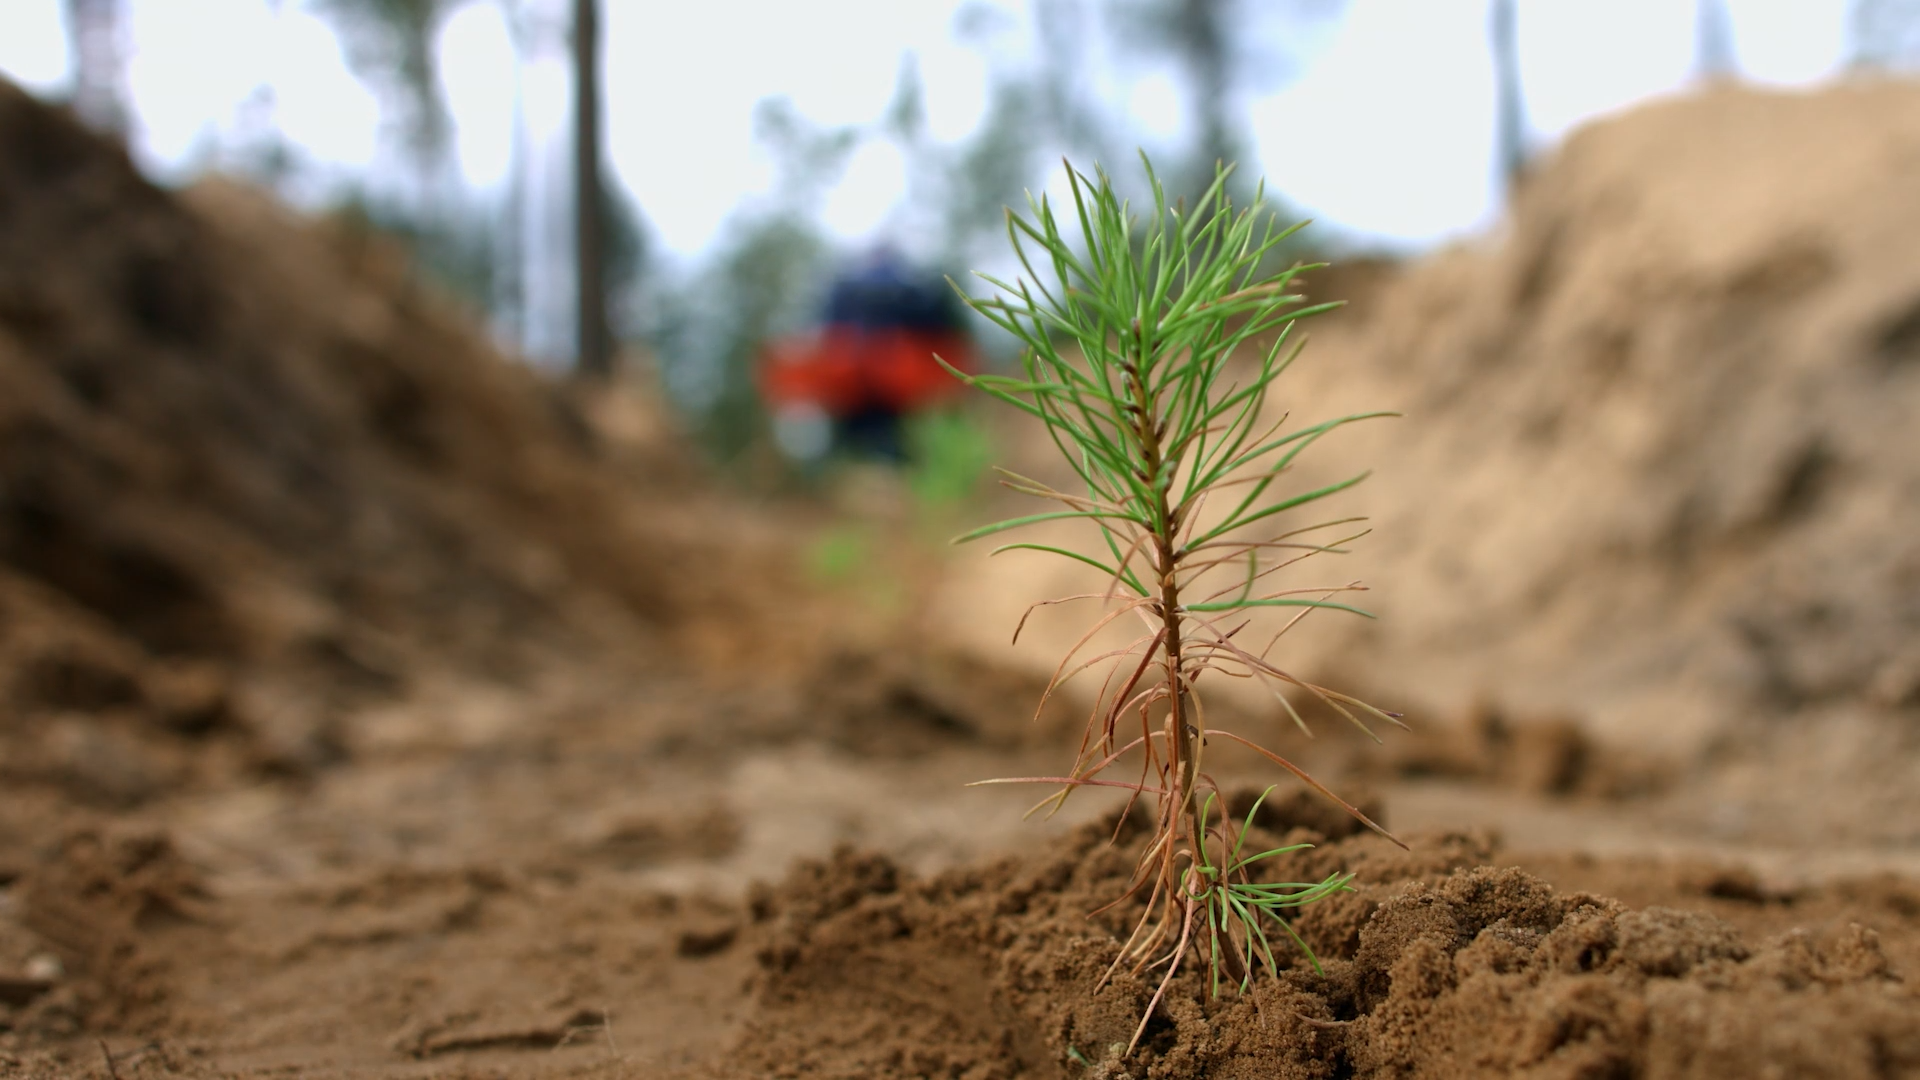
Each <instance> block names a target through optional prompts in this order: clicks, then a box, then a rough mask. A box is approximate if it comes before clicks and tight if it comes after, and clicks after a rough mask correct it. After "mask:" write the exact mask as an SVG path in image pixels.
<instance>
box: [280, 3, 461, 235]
mask: <svg viewBox="0 0 1920 1080" xmlns="http://www.w3.org/2000/svg"><path fill="white" fill-rule="evenodd" d="M463 2H464V0H314V7H315V9H316V10H318V11H319V12H320V13H321V14H322V15H324V16H327V17H329V18H331V19H332V20H333V22H334V25H335V28H336V30H337V31H338V33H339V35H340V41H341V45H342V46H343V47H344V49H345V51H346V57H347V64H348V66H349V67H351V68H352V69H353V73H354V74H355V75H356V76H358V77H359V78H360V80H361V81H363V82H365V83H367V84H369V85H371V86H372V87H374V89H375V92H376V93H378V94H379V95H380V96H381V98H382V99H383V100H384V101H385V102H386V104H387V107H388V109H389V110H391V114H392V116H393V117H394V119H393V120H391V121H390V124H391V126H392V128H393V129H394V131H395V132H396V138H395V143H396V145H399V146H402V147H405V148H406V152H407V155H408V156H409V157H410V158H411V159H412V162H413V167H414V170H415V173H416V175H415V181H416V183H417V184H418V191H417V192H416V193H415V194H416V198H417V200H418V201H419V202H420V203H421V205H422V206H425V205H428V204H430V203H431V202H432V201H433V197H434V195H435V194H436V193H437V192H439V190H440V189H441V188H442V186H443V185H445V184H447V183H448V181H449V179H450V177H449V170H450V168H451V164H452V162H451V150H452V145H453V118H452V115H451V114H450V113H449V112H448V111H447V103H446V99H445V97H444V96H443V94H442V93H441V87H440V71H439V65H438V63H437V62H436V60H435V57H434V41H435V38H436V35H437V34H438V32H439V30H440V27H441V26H442V25H443V24H444V23H445V21H446V18H447V16H448V15H450V14H451V13H452V12H453V9H454V8H455V7H457V6H459V5H460V4H461V3H463Z"/></svg>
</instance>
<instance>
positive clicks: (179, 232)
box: [0, 85, 687, 803]
mask: <svg viewBox="0 0 1920 1080" xmlns="http://www.w3.org/2000/svg"><path fill="white" fill-rule="evenodd" d="M470 324H471V320H470V319H466V318H464V317H462V316H461V315H460V313H457V312H455V311H453V310H450V309H447V308H446V307H445V306H444V304H443V302H441V301H439V300H437V299H436V298H434V297H433V296H431V295H429V294H427V293H426V292H424V291H423V290H421V289H419V288H417V287H415V286H414V285H413V284H412V283H411V282H410V281H409V280H408V275H407V271H406V266H405V262H404V259H403V258H402V257H401V256H400V255H399V254H398V253H397V252H396V251H394V250H392V249H390V248H388V247H386V246H385V245H384V244H382V243H380V242H378V241H376V240H374V239H373V238H371V237H368V236H365V235H357V234H355V233H353V232H352V231H351V230H348V229H345V228H344V227H338V228H332V227H325V226H313V225H308V224H305V223H300V222H297V221H295V220H294V219H293V218H292V217H290V216H289V215H287V214H286V213H285V212H284V211H282V210H281V209H279V208H278V207H276V206H275V205H273V204H272V203H270V202H269V201H268V200H266V199H265V197H263V196H261V195H258V194H256V193H253V192H251V191H248V190H245V189H242V188H240V187H237V186H235V185H231V184H223V183H217V182H215V183H208V184H205V185H202V186H201V187H199V188H196V189H194V190H192V191H190V192H187V193H186V195H185V197H184V198H179V197H176V196H174V195H172V194H169V193H166V192H163V191H161V190H159V189H157V188H155V187H153V186H152V185H150V184H148V183H147V182H146V181H145V180H143V179H142V178H141V177H140V176H139V175H138V174H137V173H136V172H135V170H134V169H133V167H132V166H131V165H130V164H129V163H128V161H127V159H126V157H125V155H124V154H121V153H119V152H117V151H116V150H114V149H113V148H112V147H111V146H110V145H109V144H107V143H105V142H102V141H101V140H99V139H98V138H97V137H95V136H93V135H91V134H90V133H88V132H86V131H84V130H83V129H82V128H81V127H80V126H79V125H78V124H76V123H75V122H74V121H73V120H72V119H71V118H70V117H69V116H67V115H66V114H64V113H62V112H60V111H58V110H55V109H53V108H50V107H48V106H46V105H43V104H41V103H39V102H36V101H34V100H33V99H31V98H29V97H28V96H26V95H25V94H23V93H22V92H20V91H19V90H17V89H15V88H13V87H11V86H6V85H0V749H3V750H4V753H0V783H4V784H7V785H9V786H15V787H16V790H21V788H20V785H26V786H27V787H28V788H31V787H32V786H33V785H36V784H43V783H51V784H54V785H56V786H59V787H63V788H64V789H66V790H67V792H68V794H78V795H80V796H83V797H86V798H90V799H94V800H100V801H106V802H109V803H127V802H137V801H139V800H140V799H142V798H145V797H147V796H149V795H151V794H154V793H157V792H159V791H161V790H164V789H166V788H168V787H169V786H171V785H173V784H174V783H176V782H177V781H179V780H181V779H182V778H183V777H184V775H185V774H186V773H188V772H191V771H193V770H195V769H204V768H213V767H217V765H215V764H211V762H214V761H215V759H219V758H220V757H221V755H219V754H213V753H210V752H207V750H206V748H205V747H202V746H199V745H198V744H197V743H195V742H194V740H197V739H201V738H203V737H208V736H216V735H220V734H221V733H226V734H228V735H233V736H234V737H235V738H234V739H233V740H229V741H230V742H235V743H236V745H238V746H240V747H241V748H242V749H243V750H244V751H245V754H244V755H243V756H250V757H252V758H254V759H256V760H257V761H258V762H259V763H262V764H266V765H269V766H274V767H286V768H295V769H299V768H305V767H310V766H312V765H315V764H319V763H322V762H324V761H325V760H326V759H327V758H328V757H329V756H330V755H331V754H334V753H337V750H338V748H337V747H330V745H329V741H330V738H331V736H330V735H329V731H330V724H331V721H330V720H329V717H332V716H334V715H337V714H338V713H339V711H340V710H341V709H346V708H352V707H355V706H357V705H359V704H364V703H366V702H369V701H375V700H379V699H382V698H391V697H392V696H393V695H395V694H400V693H404V692H406V691H407V690H408V689H409V687H410V684H411V683H412V682H414V681H415V679H416V677H417V676H419V675H421V674H422V673H423V672H428V671H443V670H444V671H453V672H460V673H466V674H467V675H471V676H475V677H484V678H486V679H488V680H491V681H493V682H496V683H506V684H512V683H514V682H515V681H516V680H525V679H531V678H533V677H534V676H535V675H536V673H538V672H542V671H547V672H551V671H553V670H555V668H556V660H557V658H561V657H571V658H579V657H582V656H592V655H596V654H597V655H602V656H613V657H615V658H616V660H617V659H618V658H620V657H639V656H643V655H645V654H646V653H647V651H648V650H649V649H650V648H651V647H653V646H656V645H658V643H659V641H660V639H661V637H662V630H663V629H664V628H666V627H667V626H668V625H669V624H670V623H671V622H672V620H674V619H675V618H676V612H677V611H678V610H679V607H678V606H677V605H679V606H683V605H681V601H683V600H684V599H685V596H684V590H679V589H677V588H676V584H675V578H674V576H673V575H672V574H671V573H670V571H669V567H670V565H671V564H672V562H673V561H674V557H675V555H676V554H677V553H683V552H684V551H685V550H687V549H686V545H685V544H682V543H680V542H678V541H670V540H668V539H666V537H667V534H668V529H669V528H670V527H671V526H669V525H666V524H663V523H662V521H661V520H660V517H661V516H660V515H658V514H656V513H654V509H655V508H657V506H658V505H660V504H662V503H666V502H669V501H670V500H671V495H670V492H669V491H668V490H667V485H666V484H665V483H661V484H660V488H659V490H656V491H647V490H644V489H636V486H635V485H634V484H631V483H629V482H628V481H627V480H626V479H625V478H624V477H621V476H617V475H616V473H615V471H614V470H613V469H611V468H609V467H607V465H606V463H605V461H604V460H603V459H604V457H605V455H604V454H602V453H601V452H600V451H599V450H597V449H596V446H595V444H594V442H593V439H592V437H591V435H590V434H589V429H588V427H587V426H586V425H584V424H583V423H582V422H581V421H580V419H579V417H578V415H577V414H575V413H573V412H572V410H571V408H570V407H569V406H568V405H567V404H566V403H565V402H564V401H563V400H562V399H561V398H560V397H559V396H558V394H557V393H556V392H555V391H554V390H553V389H551V388H550V387H549V386H547V385H546V384H543V383H541V382H540V381H539V380H537V379H536V378H535V377H534V376H533V375H532V374H530V373H529V372H528V371H526V370H525V369H524V368H521V367H519V366H518V365H515V364H512V363H509V362H508V361H507V360H505V359H504V358H503V357H502V356H500V355H499V354H498V353H497V352H496V351H495V350H494V349H493V348H491V347H490V346H489V345H488V344H487V343H486V342H485V341H484V340H483V339H481V338H480V337H479V336H477V333H476V331H475V330H473V329H472V328H471V326H470ZM672 464H673V463H672V462H671V460H669V458H668V457H667V456H664V455H663V456H662V458H661V460H660V461H658V462H656V466H657V467H656V468H655V469H654V470H653V471H654V472H655V473H656V474H666V475H669V476H671V475H672V474H673V469H672ZM643 519H649V520H643ZM624 662H627V663H631V662H633V661H631V660H627V661H624ZM216 741H218V740H216ZM228 756H229V757H230V756H231V755H228Z"/></svg>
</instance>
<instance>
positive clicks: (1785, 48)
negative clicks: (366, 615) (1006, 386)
mask: <svg viewBox="0 0 1920 1080" xmlns="http://www.w3.org/2000/svg"><path fill="white" fill-rule="evenodd" d="M697 9H698V5H684V4H643V3H637V2H634V3H629V2H616V3H601V4H598V5H596V4H595V3H591V2H578V0H221V2H219V3H208V4H198V5H194V6H193V8H192V11H191V13H187V12H185V11H184V10H183V9H181V8H180V7H179V6H178V5H173V4H162V3H158V2H154V0H39V2H36V3H33V4H20V5H13V6H12V8H11V10H10V12H9V13H8V15H7V16H6V17H5V26H4V32H0V72H4V73H5V74H6V75H7V76H8V77H10V78H13V79H15V80H17V81H20V82H22V83H23V84H24V85H26V86H28V87H29V88H32V89H36V90H38V91H40V92H42V93H45V94H48V95H51V96H56V97H68V98H70V99H71V100H72V101H73V103H74V104H75V106H76V107H77V108H78V110H79V111H80V112H81V113H82V114H83V115H84V116H85V117H87V118H88V119H89V120H90V121H91V122H92V123H94V124H95V125H96V126H99V127H103V128H107V129H111V130H115V131H118V132H120V133H122V134H123V135H124V137H125V138H126V140H127V142H128V144H129V148H130V150H131V152H132V153H133V155H134V157H135V159H136V161H137V162H138V163H140V164H141V165H142V166H143V167H144V168H145V169H146V170H147V171H148V172H149V173H151V174H154V175H157V176H159V177H161V178H164V179H168V180H172V181H179V182H184V181H186V180H188V179H191V178H192V177H194V176H197V175H200V174H203V173H206V172H209V171H218V172H224V173H228V174H237V175H239V176H241V177H243V178H246V179H249V180H251V181H254V182H257V183H260V184H262V185H265V186H268V187H270V188H271V189H273V190H274V191H275V192H277V193H278V194H279V195H280V196H282V197H283V198H285V199H286V200H288V201H290V202H292V203H293V204H295V205H297V206H300V207H303V208H306V209H311V210H319V211H324V212H330V213H334V214H338V215H343V216H347V217H350V218H353V219H356V220H359V221H362V222H364V223H365V224H366V225H368V226H370V227H372V228H375V229H378V230H381V231H383V232H386V233H389V234H392V235H394V236H397V237H399V238H401V239H403V240H404V241H405V242H406V243H407V244H408V245H409V247H410V248H411V249H412V251H413V252H414V255H415V259H416V265H417V268H418V270H419V272H421V273H423V274H425V275H429V276H430V277H432V278H433V279H435V280H436V281H437V283H438V284H440V285H442V286H444V287H446V288H448V289H450V290H451V291H453V292H454V293H456V294H457V295H459V296H460V297H462V298H463V299H464V300H465V301H466V302H468V303H469V304H471V305H472V307H473V308H474V309H475V310H476V311H477V312H480V313H482V314H483V315H484V317H485V318H486V320H487V321H488V322H489V324H490V325H491V326H492V327H493V328H494V330H495V332H496V334H497V336H498V337H499V338H500V339H501V341H502V342H503V343H504V344H505V345H507V346H508V347H509V349H510V350H511V351H514V352H517V353H519V354H521V355H524V356H526V357H528V358H530V359H531V360H532V361H534V362H536V363H538V364H541V365H543V366H547V367H550V368H560V369H564V368H571V369H574V370H577V371H579V372H581V373H582V374H585V375H588V376H591V377H604V376H606V375H608V374H610V373H613V372H615V371H616V370H617V371H620V372H621V373H622V374H623V375H625V376H627V377H640V378H649V379H654V378H657V379H659V380H660V381H661V382H662V384H663V385H664V389H665V390H666V393H667V396H668V397H669V399H670V400H672V401H673V402H674V403H675V404H676V405H677V406H678V407H679V409H680V410H681V411H682V413H683V414H684V416H685V417H686V418H687V420H688V424H689V427H690V428H691V429H692V430H694V431H695V432H697V433H699V434H700V435H701V436H702V441H703V442H704V443H705V444H706V446H707V447H708V449H709V450H710V451H711V452H712V453H713V454H715V455H716V456H717V457H718V458H719V459H720V460H722V461H732V460H737V459H739V458H740V456H741V455H742V454H743V453H745V452H746V451H747V450H748V448H749V447H751V446H753V445H754V444H755V442H756V441H762V442H763V441H764V436H765V433H766V426H767V425H766V417H765V416H764V409H763V407H762V405H761V403H760V402H759V400H758V398H757V395H756V393H755V389H754V384H753V374H752V370H753V365H754V363H755V358H756V356H757V353H758V350H759V349H760V347H761V345H762V343H764V342H765V341H766V340H768V339H770V338H772V337H775V336H778V335H780V334H783V333H790V332H793V331H796V330H799V329H802V328H804V327H805V326H806V325H807V323H808V322H809V320H810V317H811V316H812V315H813V313H814V311H815V309H816V308H817V306H818V301H819V299H820V297H821V294H822V293H823V291H824V290H825V287H826V283H827V281H828V280H829V277H830V273H831V269H832V267H833V266H834V265H835V264H836V262H844V261H845V260H847V259H849V258H852V257H855V256H857V255H858V254H859V253H860V252H862V251H866V250H871V249H872V248H874V247H875V246H877V245H880V244H885V245H888V246H889V247H892V248H894V249H896V250H899V251H902V252H904V253H905V254H906V255H907V256H908V257H909V258H911V259H912V260H913V261H914V262H916V263H918V264H920V265H923V266H926V267H929V268H933V269H937V270H939V271H941V272H944V273H950V274H954V275H955V276H962V275H963V274H964V273H965V271H967V270H969V269H978V268H982V267H985V268H990V269H1002V268H1003V266H1002V263H1003V261H1004V259H1005V255H1004V253H1003V249H1004V243H1003V242H1002V239H1001V225H1002V220H1001V214H1002V207H1004V206H1007V205H1015V206H1018V205H1020V204H1021V203H1022V201H1023V199H1024V197H1025V196H1024V193H1025V192H1026V191H1028V190H1033V191H1041V192H1051V193H1053V194H1055V195H1056V197H1057V196H1058V195H1059V194H1061V193H1062V191H1063V180H1064V176H1063V174H1062V172H1061V169H1060V165H1059V161H1060V158H1061V157H1062V156H1063V155H1065V156H1068V157H1071V158H1072V159H1074V160H1075V161H1076V162H1092V161H1098V162H1101V163H1105V164H1108V165H1112V164H1114V163H1122V164H1124V165H1126V166H1128V167H1129V168H1130V166H1131V160H1130V159H1131V158H1132V156H1133V154H1134V152H1135V150H1136V149H1137V148H1144V149H1146V150H1147V151H1149V152H1150V153H1152V154H1153V155H1154V156H1155V158H1156V160H1157V161H1158V162H1159V163H1160V164H1161V166H1162V170H1163V172H1164V173H1166V174H1167V175H1168V177H1169V178H1170V186H1171V187H1173V188H1174V189H1175V190H1176V191H1179V190H1191V189H1193V188H1194V187H1195V186H1196V185H1197V184H1199V183H1200V181H1201V178H1203V177H1205V176H1207V175H1209V173H1210V171H1211V168H1212V164H1213V162H1215V161H1217V160H1227V161H1236V162H1240V163H1241V164H1242V166H1243V168H1242V174H1241V179H1242V181H1243V182H1245V183H1249V184H1250V183H1251V181H1252V179H1253V178H1255V177H1257V176H1260V175H1266V176H1268V177H1270V178H1271V179H1272V181H1273V184H1274V186H1275V187H1277V188H1278V192H1277V195H1278V200H1279V202H1280V204H1281V205H1282V207H1284V208H1288V209H1289V210H1297V211H1298V213H1299V215H1300V216H1306V215H1312V216H1315V217H1316V218H1318V219H1319V222H1320V223H1319V225H1318V226H1317V227H1316V228H1315V229H1313V230H1311V231H1310V232H1309V233H1308V234H1306V237H1307V238H1306V239H1305V241H1304V242H1305V243H1306V244H1309V245H1311V246H1312V248H1313V252H1312V254H1316V255H1331V256H1334V257H1352V256H1356V255H1365V256H1387V257H1391V256H1397V255H1404V254H1408V253H1413V252H1417V251H1420V250H1423V249H1425V248H1428V247H1431V246H1433V245H1435V244H1437V243H1440V242H1443V241H1445V240H1447V239H1449V238H1452V237H1457V236H1460V235H1463V234H1466V233H1470V232H1472V231H1474V230H1476V229H1483V228H1485V227H1486V226H1488V225H1489V223H1490V222H1492V221H1493V220H1494V219H1495V217H1496V215H1497V212H1498V207H1499V206H1500V204H1501V201H1502V197H1503V193H1504V192H1505V191H1506V190H1507V189H1508V188H1509V186H1510V185H1511V184H1512V183H1514V182H1515V180H1516V178H1518V177H1519V176H1521V175H1523V173H1524V171H1525V169H1526V165H1527V162H1528V160H1529V159H1530V158H1531V157H1533V156H1534V155H1536V154H1537V153H1539V152H1541V151H1543V150H1545V149H1546V148H1548V147H1549V146H1550V145H1551V144H1553V142H1554V141H1555V140H1556V139H1557V138H1558V137H1559V136H1560V135H1562V134H1563V133H1565V132H1566V131H1568V130H1569V129H1570V128H1571V127H1573V126H1574V125H1576V124H1577V123H1579V122H1582V121H1584V120H1587V119H1589V118H1591V117H1593V116H1595V115H1597V114H1602V113H1606V112H1609V111H1613V110H1617V109H1620V108H1623V107H1626V106H1628V105H1631V104H1633V103H1635V102H1636V101H1639V100H1641V99H1644V98H1646V97H1649V96H1653V95H1658V94H1660V93H1664V92H1670V91H1673V90H1676V89H1679V88H1683V87H1685V86H1688V85H1690V84H1694V83H1697V82H1699V81H1701V80H1712V79H1740V80H1750V81H1755V82H1759V83H1770V84H1804V83H1810V82H1815V81H1820V80H1824V79H1828V78H1831V77H1834V76H1836V75H1839V74H1842V73H1844V72H1847V71H1850V70H1861V69H1902V68H1908V67H1911V66H1912V65H1913V64H1914V63H1915V61H1916V58H1920V4H1915V3H1911V2H1907V0H1823V2H1818V3H1814V2H1807V3H1786V2H1780V0H1695V2H1684V0H1647V2H1639V3H1627V4H1617V3H1605V4H1602V3H1589V4H1565V3H1549V2H1545V0H1540V2H1533V3H1528V2H1525V0H1452V2H1446V3H1432V4H1429V3H1399V2H1385V0H1380V2H1369V3H1359V2H1354V0H1272V2H1254V0H958V2H955V0H927V2H924V3H911V4H901V3H886V2H870V0H834V2H831V3H821V4H810V5H772V4H766V5H756V6H751V7H749V8H748V9H745V10H744V11H743V12H742V11H731V10H728V11H721V10H720V9H717V8H716V9H713V10H712V11H711V12H706V11H701V10H697ZM213 42H218V43H219V44H217V45H214V44H212V43H213ZM1300 253H1301V254H1305V253H1306V252H1300ZM582 286H584V287H582ZM992 344H993V343H991V342H989V343H988V345H989V351H990V352H991V351H992Z"/></svg>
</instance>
